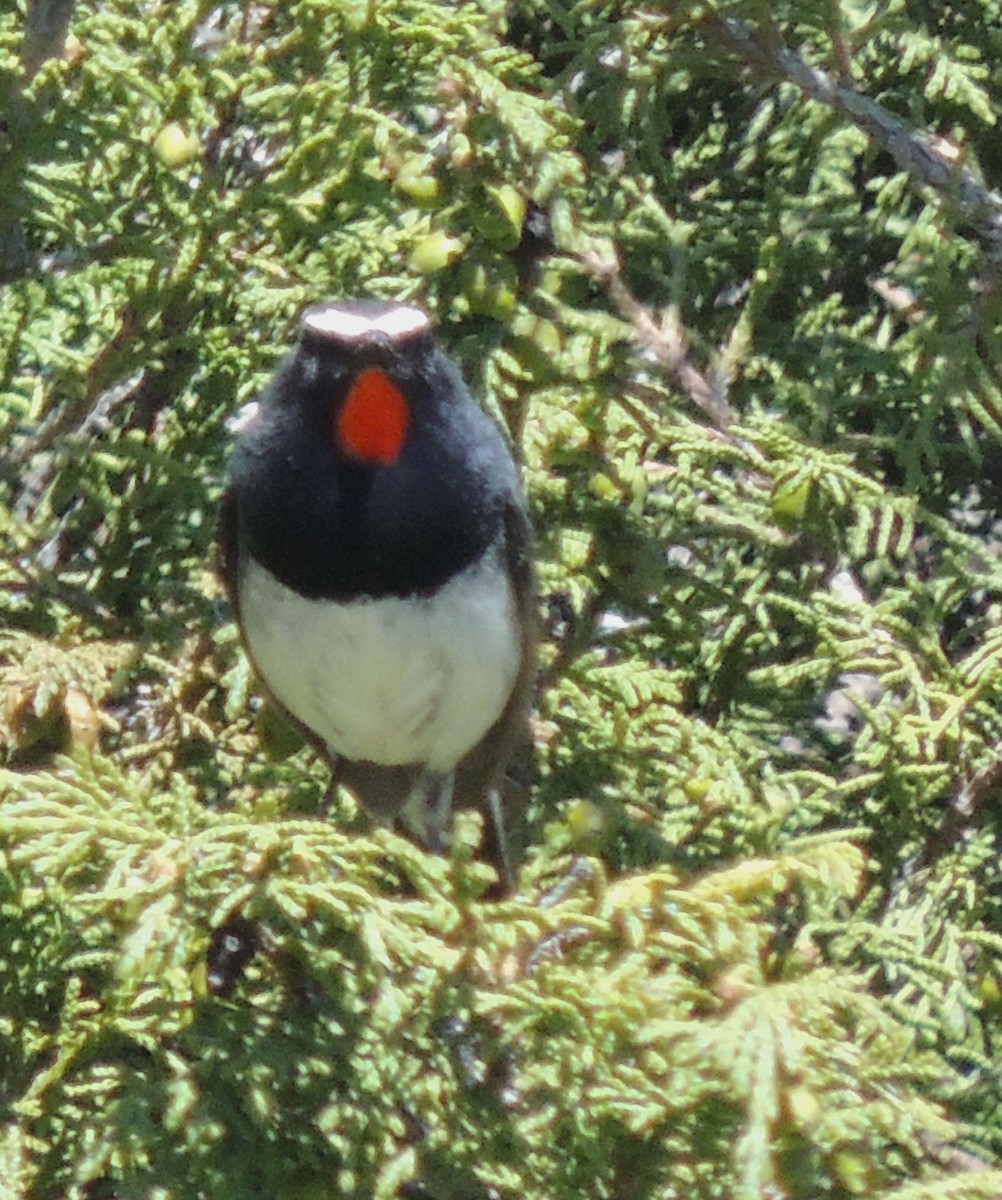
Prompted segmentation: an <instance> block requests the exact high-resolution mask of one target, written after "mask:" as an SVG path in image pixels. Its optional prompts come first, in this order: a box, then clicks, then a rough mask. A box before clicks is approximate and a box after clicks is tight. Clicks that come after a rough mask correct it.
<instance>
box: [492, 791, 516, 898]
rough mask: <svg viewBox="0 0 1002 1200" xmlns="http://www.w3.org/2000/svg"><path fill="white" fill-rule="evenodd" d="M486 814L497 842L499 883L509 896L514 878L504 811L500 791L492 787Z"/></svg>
mask: <svg viewBox="0 0 1002 1200" xmlns="http://www.w3.org/2000/svg"><path fill="white" fill-rule="evenodd" d="M487 813H488V815H489V817H490V821H491V824H492V825H493V826H494V838H495V840H496V842H497V851H498V864H497V865H498V869H499V870H500V872H501V882H502V884H503V885H504V889H505V891H506V892H508V893H509V894H510V893H511V892H512V891H513V890H514V887H515V877H514V875H513V874H512V868H511V854H510V853H509V850H508V836H507V834H506V833H505V827H504V810H503V808H502V806H501V790H500V788H497V787H492V788H491V789H490V791H489V792H488V793H487Z"/></svg>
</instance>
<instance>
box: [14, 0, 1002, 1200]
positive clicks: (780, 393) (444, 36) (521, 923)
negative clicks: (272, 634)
mask: <svg viewBox="0 0 1002 1200" xmlns="http://www.w3.org/2000/svg"><path fill="white" fill-rule="evenodd" d="M68 7H71V8H72V10H73V11H72V15H71V20H70V25H69V35H68V37H66V38H65V39H64V38H63V37H62V34H61V32H60V30H59V22H58V20H53V21H52V22H51V28H50V25H47V24H46V18H47V17H48V18H51V17H53V14H55V15H56V16H58V12H57V10H58V9H59V5H58V4H53V3H51V2H50V0H47V2H42V3H37V4H33V5H32V6H31V11H30V13H29V12H28V11H26V5H25V4H23V3H22V4H21V5H20V6H18V7H17V9H16V10H14V11H8V12H7V13H5V14H4V15H2V16H0V108H2V110H3V112H4V114H5V117H4V124H3V126H2V127H0V287H2V290H3V303H2V304H0V445H2V446H3V452H2V457H0V531H2V536H3V539H4V548H5V552H4V554H3V555H2V556H0V611H2V614H3V621H4V625H5V628H4V630H3V632H2V634H0V691H2V695H0V701H2V705H0V749H2V752H3V755H4V758H5V760H6V768H5V769H4V770H3V772H2V774H0V853H2V855H3V858H2V874H0V1181H2V1186H0V1194H2V1195H3V1196H4V1197H6V1196H7V1195H9V1196H11V1197H12V1200H22V1198H24V1200H29V1198H30V1200H49V1198H53V1200H54V1198H56V1197H59V1198H62V1197H69V1198H73V1200H77V1198H79V1200H110V1198H111V1197H123V1198H124V1197H129V1198H130V1200H131V1198H133V1197H146V1198H149V1200H187V1198H189V1197H215V1196H226V1197H228V1198H230V1197H232V1198H233V1200H245V1198H247V1200H249V1198H251V1197H258V1196H262V1197H263V1196H268V1197H271V1196H277V1197H318V1196H357V1197H365V1196H377V1197H385V1198H389V1197H401V1198H407V1200H421V1198H422V1197H432V1196H434V1197H436V1200H449V1198H455V1200H460V1198H463V1200H466V1198H468V1197H474V1198H477V1197H479V1198H483V1200H486V1198H488V1197H505V1198H507V1197H512V1198H514V1197H523V1196H525V1197H530V1198H532V1197H540V1198H542V1197H546V1198H547V1200H549V1198H554V1200H570V1198H572V1197H573V1198H576V1197H589V1198H590V1197H606V1196H607V1197H616V1198H617V1200H621V1198H625V1200H630V1198H633V1197H635V1198H636V1200H641V1198H645V1200H646V1198H647V1197H663V1198H664V1200H670V1198H672V1197H682V1196H685V1197H697V1198H698V1197H706V1198H708V1200H709V1198H711V1197H721V1198H723V1197H727V1198H732V1197H734V1198H739V1200H751V1198H753V1197H754V1198H766V1200H780V1198H787V1197H788V1198H789V1200H808V1198H810V1200H814V1198H815V1197H830V1198H832V1200H848V1198H849V1197H852V1196H867V1197H880V1198H881V1200H925V1198H926V1197H928V1198H930V1200H932V1197H956V1198H958V1200H959V1198H963V1200H968V1198H974V1197H983V1196H998V1195H1000V1194H1002V1168H1000V1166H999V1164H1000V1163H1002V1136H1000V1133H999V1130H1000V1129H1002V1077H1000V1070H999V1061H1000V1060H999V1055H1000V1045H1002V911H1000V896H999V886H998V879H999V872H998V858H999V821H998V812H999V805H998V794H999V787H1000V782H999V781H1000V777H1002V772H1000V770H999V760H998V750H997V747H998V744H999V742H1000V740H1002V707H1000V705H1002V682H1000V680H1002V675H1000V671H999V661H1000V658H1002V640H1000V636H999V634H998V632H997V628H996V627H997V625H998V619H999V614H1000V604H1002V538H1000V534H999V528H1000V527H999V520H998V512H999V509H1000V501H1002V494H1000V489H999V483H998V481H999V479H1002V469H1000V468H1002V455H1000V450H1002V393H1000V391H999V384H998V380H999V378H1002V340H1000V337H1002V330H1000V303H999V294H1000V293H999V287H998V282H999V269H1000V260H999V240H998V231H999V228H1000V222H1002V199H1000V198H999V196H998V195H997V194H996V193H994V192H993V191H991V190H990V188H991V184H992V182H993V181H995V180H997V179H998V178H999V177H1000V173H1002V159H1000V148H999V147H1000V143H999V140H998V136H997V130H996V122H997V116H998V111H999V103H998V96H999V95H1000V94H1002V75H1000V71H1002V68H1000V66H999V63H1000V62H1002V53H1000V51H1002V41H1000V35H999V31H998V27H997V25H998V22H997V14H996V11H995V10H996V5H994V4H993V3H989V2H988V0H981V2H978V0H974V2H971V3H967V4H963V5H955V6H952V7H949V8H946V7H943V6H936V5H904V4H900V3H891V4H883V5H879V6H869V5H862V4H856V3H853V2H851V0H845V2H843V3H841V4H834V3H830V4H817V3H813V2H810V0H797V2H793V0H790V2H787V3H783V4H779V5H770V6H762V5H756V4H751V3H747V2H745V0H731V2H727V3H718V4H714V3H700V4H698V5H697V4H687V3H683V4H673V5H670V6H662V7H661V8H659V7H658V6H654V7H651V6H646V7H645V6H639V7H636V8H630V7H625V6H622V5H619V4H613V3H607V4H606V3H595V2H594V0H579V2H577V3H574V2H566V3H558V2H555V0H527V2H525V3H520V4H512V5H505V4H503V3H501V2H500V0H470V2H468V3H460V4H454V5H442V4H436V3H429V2H428V0H387V2H386V3H374V2H372V3H370V2H366V0H358V2H356V0H299V2H297V3H289V4H252V3H249V2H248V3H242V4H241V3H223V4H220V5H210V4H207V3H203V2H195V0H182V2H180V3H174V4H169V5H160V6H155V5H152V4H149V5H148V4H137V3H130V2H129V0H114V2H111V3H103V4H96V3H89V2H88V3H82V2H81V3H77V4H76V5H71V6H68ZM47 29H48V30H49V32H46V30H47ZM26 31H27V32H26ZM357 293H370V294H376V295H380V296H389V297H399V298H402V299H403V298H406V299H415V300H418V301H419V302H421V303H423V304H426V305H427V306H428V307H429V308H430V309H431V310H432V311H434V312H435V313H436V314H437V316H438V319H439V323H440V327H441V335H442V338H443V340H444V341H445V342H446V343H447V344H448V346H449V347H450V349H451V350H452V351H453V352H454V353H455V354H456V355H457V356H458V357H459V358H460V360H461V361H462V363H463V365H464V368H465V370H466V373H467V375H468V377H469V378H470V380H471V382H472V383H473V384H474V385H475V386H476V388H477V389H478V391H479V392H480V394H481V395H483V397H484V399H485V401H487V402H488V403H489V404H491V405H492V406H494V407H495V408H496V409H497V411H498V412H499V413H500V414H501V415H502V416H503V417H504V419H505V420H506V422H507V424H508V426H509V428H510V429H511V430H512V433H513V436H514V437H515V439H516V440H517V442H518V443H519V445H520V446H521V449H522V452H523V455H524V460H525V473H526V479H527V484H528V487H529V491H530V495H531V499H532V504H533V508H534V513H535V518H536V525H537V529H538V537H539V559H540V573H541V577H542V582H543V590H544V618H545V630H544V633H545V637H544V647H543V671H542V680H541V686H540V695H539V702H538V711H537V715H536V720H535V733H536V761H535V766H534V779H533V783H532V789H531V790H532V802H531V806H530V810H529V815H528V827H527V830H526V835H525V841H526V843H527V846H528V851H527V856H526V862H525V865H524V867H523V870H522V874H521V877H520V880H519V887H518V890H517V894H516V895H515V896H513V897H511V898H509V899H507V900H504V901H500V902H499V901H489V900H487V899H485V895H486V894H487V889H488V887H489V884H490V882H491V879H490V871H489V870H488V868H486V867H484V866H483V865H481V864H479V863H477V861H476V857H475V853H474V848H475V846H476V844H477V837H478V828H477V820H476V819H475V818H473V817H470V816H469V815H466V816H463V817H462V818H461V819H460V820H459V822H458V825H457V831H456V838H455V844H454V847H453V849H452V851H451V854H450V855H449V857H447V858H435V857H432V856H428V855H426V854H424V853H422V852H420V851H418V850H417V849H415V848H414V847H413V846H411V845H410V844H409V843H408V842H406V841H404V840H403V839H401V838H399V837H396V836H394V835H393V834H391V833H389V832H388V831H382V830H373V829H371V828H369V827H368V826H367V825H366V823H365V821H364V819H363V818H362V816H361V815H360V814H359V813H357V812H356V811H355V810H354V809H353V808H352V806H351V804H350V801H349V800H347V799H346V798H336V799H335V802H334V808H333V811H331V812H330V813H329V814H328V815H326V816H324V817H321V816H320V815H319V814H320V812H321V810H322V805H323V800H324V788H325V783H326V781H325V779H324V773H323V771H322V769H321V768H320V767H319V766H318V764H317V763H316V762H315V761H314V758H313V756H312V755H311V754H310V753H309V752H308V751H307V750H306V749H304V748H303V747H301V746H300V745H299V744H298V742H297V740H296V738H295V737H294V736H293V735H292V734H291V732H290V731H289V730H287V729H285V728H284V727H282V725H281V723H280V721H278V720H277V718H276V716H275V714H274V713H272V712H271V711H270V710H269V709H267V708H262V707H261V705H260V703H259V701H258V700H257V699H256V698H255V695H254V687H255V685H254V681H253V679H252V677H251V675H250V673H249V670H248V667H247V664H246V661H245V660H244V659H243V657H242V655H241V653H240V650H239V647H238V639H237V636H236V631H235V628H234V626H233V624H232V621H231V617H230V614H229V613H228V612H227V611H226V609H225V606H224V604H223V601H222V597H221V591H220V589H219V587H218V584H217V583H216V582H215V580H214V577H213V574H212V570H211V566H212V561H211V560H212V543H213V531H214V521H215V509H216V505H217V502H218V497H219V492H220V487H221V480H222V475H223V470H224V462H225V455H226V450H227V445H228V434H227V432H226V426H225V423H226V419H227V417H228V416H229V415H230V414H231V413H232V412H233V411H234V410H235V409H236V408H237V407H238V406H239V404H240V403H242V402H243V401H244V400H246V399H249V398H251V397H252V396H253V395H254V394H255V393H256V391H257V390H258V389H259V388H260V386H261V384H262V382H263V381H264V379H265V378H266V377H267V375H268V373H269V372H270V371H271V370H272V369H273V367H274V365H275V363H276V361H277V359H278V358H279V356H280V355H281V354H282V353H283V352H284V350H285V348H286V347H287V345H288V344H289V340H290V336H291V331H292V330H293V328H294V323H295V320H296V317H297V314H298V313H299V312H300V310H301V309H302V308H303V307H304V306H305V305H306V304H308V303H312V302H315V301H316V300H317V299H318V298H322V297H324V296H328V295H349V294H357ZM227 934H229V935H230V936H231V937H232V938H233V940H234V945H235V946H236V950H235V951H234V954H235V957H231V958H230V959H227V958H226V956H225V955H222V957H220V946H221V945H222V944H223V943H222V941H221V939H223V938H224V936H225V935H227ZM243 951H246V956H245V957H246V961H244V960H243V958H241V954H242V952H243ZM220 963H222V964H223V965H222V966H220ZM220 972H222V974H221V975H220ZM993 1164H994V1165H993ZM4 1189H6V1190H4Z"/></svg>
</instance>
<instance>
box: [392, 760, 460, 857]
mask: <svg viewBox="0 0 1002 1200" xmlns="http://www.w3.org/2000/svg"><path fill="white" fill-rule="evenodd" d="M455 782H456V773H455V772H454V771H424V772H422V774H421V775H420V777H419V778H418V780H417V782H416V783H415V784H414V786H413V787H412V788H411V792H410V795H409V796H408V797H407V800H406V801H405V803H404V806H403V808H402V809H401V810H400V819H401V821H403V823H404V825H406V826H407V828H408V829H409V830H410V831H411V833H413V834H414V835H415V836H416V837H418V838H420V839H421V841H422V842H424V844H425V845H426V846H427V847H428V849H429V850H433V851H434V852H435V853H436V854H440V853H441V852H442V850H443V849H444V840H445V839H444V835H445V828H446V826H447V825H448V824H449V817H450V815H451V813H452V793H453V788H454V786H455Z"/></svg>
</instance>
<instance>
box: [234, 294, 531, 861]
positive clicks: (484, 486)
mask: <svg viewBox="0 0 1002 1200" xmlns="http://www.w3.org/2000/svg"><path fill="white" fill-rule="evenodd" d="M218 540H219V551H220V554H219V561H220V570H221V575H222V578H223V582H224V584H225V587H226V590H227V592H228V594H229V597H230V601H231V604H232V606H233V608H234V610H235V613H236V616H237V620H238V623H239V627H240V631H241V636H242V639H243V643H244V646H245V649H246V652H247V654H248V657H249V658H250V660H251V662H252V663H253V665H254V667H255V669H256V672H257V674H258V677H259V678H260V680H261V681H262V683H263V685H264V688H265V690H266V691H267V692H268V693H269V694H270V695H271V697H272V698H273V700H274V701H275V702H276V703H277V705H278V706H279V708H281V709H283V710H284V711H285V713H286V714H287V715H288V716H289V717H290V718H291V720H292V722H293V723H294V724H295V725H297V726H298V727H299V728H300V729H301V730H302V731H303V733H304V734H305V735H306V737H307V738H308V740H310V741H311V742H312V743H313V744H314V745H315V746H316V747H317V749H318V750H319V751H320V753H321V754H322V755H323V756H324V757H326V759H327V760H328V762H329V764H330V766H331V771H332V786H334V785H335V784H341V785H344V786H345V787H347V789H348V790H349V791H350V792H351V793H353V794H354V795H355V797H356V798H357V800H358V801H359V802H360V803H361V805H362V806H363V808H365V809H366V810H368V811H369V812H370V813H371V814H373V815H374V816H375V817H376V818H377V819H379V820H381V821H384V822H390V821H399V822H400V823H401V824H402V825H403V826H404V828H405V829H406V830H407V831H408V832H409V833H410V834H411V836H412V837H414V838H415V839H416V840H418V841H419V842H421V843H423V844H424V845H425V846H427V847H428V848H430V849H432V850H435V851H442V850H443V849H444V848H445V846H446V844H447V836H448V830H449V827H450V817H451V813H452V811H453V810H454V809H456V808H479V809H481V810H482V811H483V812H484V813H485V822H486V825H487V828H488V830H490V831H492V832H493V848H492V853H491V855H490V857H492V858H493V860H494V862H495V865H496V866H497V867H498V869H499V873H500V874H501V876H502V879H503V880H504V881H505V882H506V883H508V884H510V883H511V872H512V863H511V859H510V853H509V850H508V843H507V836H506V813H505V811H504V808H505V802H504V801H503V800H502V793H503V788H504V784H505V776H506V770H507V768H508V766H509V763H510V762H511V760H512V758H513V756H514V755H515V753H516V751H519V750H520V749H522V748H524V747H525V746H526V745H527V744H528V741H529V735H528V725H529V709H530V702H531V694H532V688H533V680H534V675H535V661H536V642H537V630H536V607H537V585H536V572H535V565H534V557H533V531H532V526H531V522H530V518H529V513H528V507H527V502H526V497H525V492H524V490H523V486H522V482H521V477H520V471H519V468H518V466H517V465H516V461H515V458H514V455H513V453H512V450H511V447H510V444H509V442H508V439H507V437H506V436H505V434H504V433H503V432H502V429H501V427H500V425H499V424H498V423H497V422H496V421H495V420H494V418H493V417H492V416H491V415H489V414H488V412H487V411H486V410H485V409H484V408H483V407H481V406H480V405H479V404H478V403H477V402H476V401H475V400H474V398H473V396H472V395H471V393H470V391H469V389H468V387H467V386H466V383H465V382H464V380H463V378H462V375H461V373H460V371H459V369H458V367H457V366H456V364H455V363H454V362H453V361H452V360H451V359H450V358H449V357H448V355H447V354H446V353H445V352H444V351H443V350H442V349H441V347H440V346H439V344H438V341H437V338H436V336H435V329H434V325H433V322H432V319H431V317H430V316H429V315H428V313H427V312H426V311H425V310H424V309H423V308H420V307H418V306H416V305H413V304H404V303H394V302H387V301H381V300H372V299H354V300H334V301H329V302H327V303H323V304H319V305H317V306H315V307H312V308H309V309H307V310H306V311H305V312H304V313H303V315H302V317H301V319H300V324H299V330H298V338H297V341H296V344H295V346H294V348H293V349H292V352H291V353H290V354H288V355H287V357H286V358H285V359H284V361H283V362H282V363H281V364H280V365H279V367H278V369H277V371H276V373H275V375H274V376H273V377H272V379H271V381H270V382H269V383H268V385H267V386H266V387H265V389H264V391H263V393H262V394H261V396H260V398H259V399H258V400H257V401H256V402H254V403H253V404H252V405H250V406H249V411H246V412H245V413H244V415H243V416H242V417H241V418H240V420H239V421H238V422H237V429H236V434H235V439H234V444H233V446H232V449H231V455H230V461H229V467H228V473H227V478H226V483H225V487H224V493H223V498H222V504H221V514H220V524H219V539H218ZM507 815H509V816H510V814H507Z"/></svg>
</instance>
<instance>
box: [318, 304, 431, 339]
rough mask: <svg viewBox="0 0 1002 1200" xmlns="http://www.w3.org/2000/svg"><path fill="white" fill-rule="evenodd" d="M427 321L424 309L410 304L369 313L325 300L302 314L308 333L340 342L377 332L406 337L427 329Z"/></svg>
mask: <svg viewBox="0 0 1002 1200" xmlns="http://www.w3.org/2000/svg"><path fill="white" fill-rule="evenodd" d="M430 324H431V321H430V320H429V317H428V314H427V313H426V312H423V311H422V310H421V309H420V308H414V307H413V306H412V305H409V304H401V305H399V306H398V307H396V308H388V309H384V310H383V311H382V312H377V313H375V314H373V315H372V316H366V315H365V314H364V313H359V312H351V311H350V310H349V309H346V308H339V307H338V306H337V305H336V304H325V305H321V306H320V307H318V308H311V309H310V310H309V311H308V312H307V313H306V314H305V315H304V316H303V325H304V326H305V328H307V329H308V330H309V331H310V332H311V333H316V334H320V336H321V337H329V338H332V339H334V340H336V341H341V342H360V341H364V340H365V339H366V338H368V337H371V336H372V335H373V334H380V333H381V334H385V336H386V337H389V338H399V337H406V336H407V335H408V334H411V333H418V332H420V330H422V329H427V328H428V326H429V325H430Z"/></svg>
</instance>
